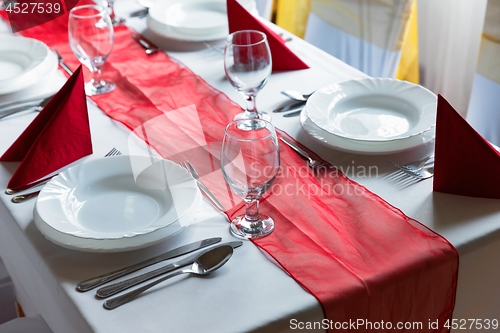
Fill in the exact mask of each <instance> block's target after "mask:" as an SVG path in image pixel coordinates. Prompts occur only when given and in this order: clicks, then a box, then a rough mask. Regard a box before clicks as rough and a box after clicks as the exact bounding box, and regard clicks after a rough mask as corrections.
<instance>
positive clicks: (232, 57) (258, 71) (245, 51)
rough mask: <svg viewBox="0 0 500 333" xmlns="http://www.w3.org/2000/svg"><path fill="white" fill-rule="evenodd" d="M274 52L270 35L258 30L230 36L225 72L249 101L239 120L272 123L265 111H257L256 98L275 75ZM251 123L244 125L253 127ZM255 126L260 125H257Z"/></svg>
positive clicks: (227, 45) (226, 51)
mask: <svg viewBox="0 0 500 333" xmlns="http://www.w3.org/2000/svg"><path fill="white" fill-rule="evenodd" d="M271 69H272V60H271V51H270V49H269V44H268V42H267V37H266V34H264V33H262V32H260V31H256V30H241V31H237V32H234V33H232V34H230V35H229V36H228V37H227V39H226V46H225V48H224V70H225V72H226V76H227V78H228V80H229V82H230V83H231V85H232V86H233V87H234V88H235V89H236V90H237V91H238V92H240V93H241V94H242V95H243V97H245V101H246V110H245V111H244V112H242V113H239V114H237V115H236V116H235V117H234V120H238V119H256V118H259V119H264V120H267V121H270V120H271V116H270V115H269V114H267V113H265V112H259V111H257V107H256V104H255V97H256V96H257V93H258V92H259V91H260V90H261V89H262V88H263V87H264V86H265V85H266V82H267V78H268V77H269V74H270V73H271ZM248 124H249V123H242V124H241V126H245V127H247V129H248V130H251V129H253V128H249V126H248ZM253 125H259V124H256V123H253Z"/></svg>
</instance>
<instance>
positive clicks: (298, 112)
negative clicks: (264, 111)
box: [283, 109, 303, 118]
mask: <svg viewBox="0 0 500 333" xmlns="http://www.w3.org/2000/svg"><path fill="white" fill-rule="evenodd" d="M302 110H303V109H300V110H297V111H293V112H290V113H287V114H284V115H283V117H285V118H291V117H297V116H300V113H301V112H302Z"/></svg>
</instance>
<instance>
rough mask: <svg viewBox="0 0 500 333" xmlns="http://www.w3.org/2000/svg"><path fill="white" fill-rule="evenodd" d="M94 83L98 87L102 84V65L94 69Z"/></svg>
mask: <svg viewBox="0 0 500 333" xmlns="http://www.w3.org/2000/svg"><path fill="white" fill-rule="evenodd" d="M92 85H93V86H94V87H96V88H99V87H101V86H102V82H101V67H100V66H99V67H94V70H93V71H92Z"/></svg>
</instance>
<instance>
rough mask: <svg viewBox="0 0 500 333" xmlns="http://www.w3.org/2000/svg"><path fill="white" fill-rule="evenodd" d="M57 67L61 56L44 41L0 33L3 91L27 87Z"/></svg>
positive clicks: (0, 64) (13, 90)
mask: <svg viewBox="0 0 500 333" xmlns="http://www.w3.org/2000/svg"><path fill="white" fill-rule="evenodd" d="M56 69H57V57H56V55H55V54H54V53H53V52H52V51H51V50H50V49H49V48H48V46H47V45H45V44H44V43H42V42H40V41H38V40H36V39H31V38H25V37H18V36H8V35H5V36H1V35H0V94H8V93H12V92H16V91H20V90H22V89H24V88H27V87H29V86H31V85H33V84H35V83H37V82H39V81H40V80H41V79H43V78H44V77H46V76H48V75H49V74H51V73H52V72H54V71H55V70H56Z"/></svg>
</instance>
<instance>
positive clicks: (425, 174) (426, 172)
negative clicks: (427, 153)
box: [400, 164, 434, 180]
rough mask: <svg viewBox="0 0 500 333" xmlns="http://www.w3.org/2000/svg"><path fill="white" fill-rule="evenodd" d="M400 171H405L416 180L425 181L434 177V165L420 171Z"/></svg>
mask: <svg viewBox="0 0 500 333" xmlns="http://www.w3.org/2000/svg"><path fill="white" fill-rule="evenodd" d="M400 170H401V171H403V172H404V173H405V174H406V175H408V176H410V177H413V178H414V179H417V180H424V179H427V178H431V177H432V176H434V164H433V165H428V166H425V167H423V168H422V169H420V170H409V169H406V170H405V169H400Z"/></svg>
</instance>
